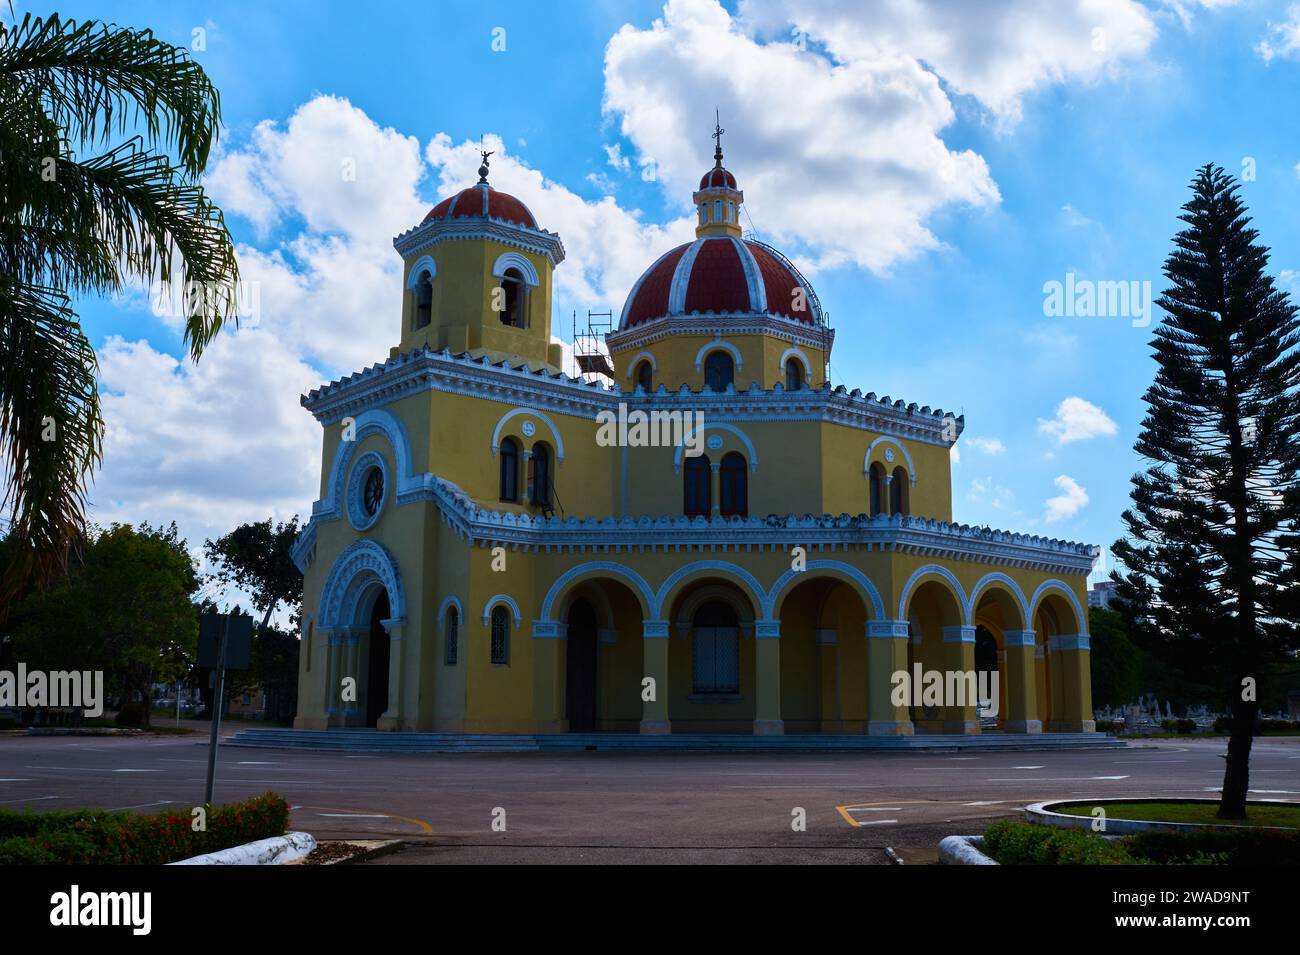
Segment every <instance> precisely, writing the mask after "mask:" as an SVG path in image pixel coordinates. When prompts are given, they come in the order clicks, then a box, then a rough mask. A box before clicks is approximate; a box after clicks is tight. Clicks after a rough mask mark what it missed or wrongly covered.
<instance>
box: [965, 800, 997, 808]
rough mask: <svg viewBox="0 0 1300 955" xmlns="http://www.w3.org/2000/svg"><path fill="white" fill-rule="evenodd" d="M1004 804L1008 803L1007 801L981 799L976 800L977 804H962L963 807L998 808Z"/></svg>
mask: <svg viewBox="0 0 1300 955" xmlns="http://www.w3.org/2000/svg"><path fill="white" fill-rule="evenodd" d="M1004 802H1006V800H1005V799H979V800H976V801H975V802H964V803H962V805H963V806H996V805H998V804H1000V803H1004Z"/></svg>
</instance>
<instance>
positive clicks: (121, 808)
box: [108, 799, 176, 812]
mask: <svg viewBox="0 0 1300 955" xmlns="http://www.w3.org/2000/svg"><path fill="white" fill-rule="evenodd" d="M175 801H176V800H175V799H159V800H158V801H157V802H141V803H136V804H135V805H134V806H114V807H113V808H112V809H110V810H108V811H109V812H124V811H125V810H127V809H144V808H146V807H147V806H170V805H171V804H172V803H174V802H175Z"/></svg>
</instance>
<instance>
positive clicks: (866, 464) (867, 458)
mask: <svg viewBox="0 0 1300 955" xmlns="http://www.w3.org/2000/svg"><path fill="white" fill-rule="evenodd" d="M882 444H884V445H892V446H893V447H895V448H898V450H899V451H902V452H903V460H904V461H906V462H907V475H908V477H909V478H911V480H912V487H916V465H914V464H913V463H912V456H911V455H910V454H908V453H907V448H905V447H903V445H902V443H901V442H899V441H897V440H895V439H894V438H890V437H887V436H885V435H882V436H880V437H879V438H876V440H874V441H872V442H871V443H870V444H869V445H867V453H866V455H864V456H863V458H862V476H863V477H867V476H868V475H870V473H871V452H872V451H874V450H875V449H876V448H877V447H879V446H880V445H882ZM886 476H887V477H888V478H889V479H890V480H892V479H893V474H892V473H889V472H888V470H887V473H886Z"/></svg>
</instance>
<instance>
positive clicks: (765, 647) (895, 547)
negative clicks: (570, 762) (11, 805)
mask: <svg viewBox="0 0 1300 955" xmlns="http://www.w3.org/2000/svg"><path fill="white" fill-rule="evenodd" d="M718 139H719V144H718V148H717V150H716V151H715V157H714V166H713V168H711V169H709V170H708V171H707V172H706V173H705V174H704V177H703V178H702V179H701V180H700V186H699V189H698V190H697V191H696V192H695V193H694V195H693V201H694V204H695V207H696V214H697V217H698V225H697V227H696V238H695V240H694V241H693V242H690V243H688V244H686V245H682V246H679V247H677V248H675V249H673V250H671V251H669V252H667V253H665V254H664V255H663V256H661V257H660V258H659V259H658V260H657V261H655V262H654V263H652V264H651V265H650V266H649V268H648V269H647V270H646V271H645V273H644V274H643V275H642V277H641V278H640V280H639V281H638V282H637V283H636V285H635V286H634V287H633V288H632V290H631V293H630V294H629V296H628V299H627V302H626V303H625V304H624V306H623V309H622V313H621V315H620V317H619V323H618V327H617V328H616V329H615V330H614V331H612V332H611V333H610V334H609V335H608V336H607V337H606V345H607V348H608V356H609V360H610V362H611V365H610V366H607V367H608V370H609V371H610V372H612V375H606V376H604V377H605V378H606V379H607V378H609V377H612V380H613V384H612V386H611V385H608V384H603V383H598V381H599V380H596V381H590V382H589V381H585V380H584V379H583V377H576V378H575V377H570V376H569V375H566V374H565V373H564V371H563V368H562V356H561V349H560V346H559V345H557V344H554V343H553V342H552V340H551V317H552V314H551V289H552V286H551V282H552V274H553V270H554V269H556V268H557V267H560V265H561V263H562V262H563V261H564V245H563V243H562V242H561V239H560V236H558V235H556V234H555V233H553V232H549V231H547V230H546V229H545V228H543V226H542V225H541V224H539V223H538V222H537V221H536V219H534V217H533V215H532V213H531V212H530V211H529V210H528V208H527V207H526V206H525V205H524V203H522V202H520V201H519V200H518V199H516V198H514V197H513V196H509V195H507V194H505V193H503V192H501V191H499V190H496V189H493V188H492V186H491V185H490V184H489V182H488V172H489V170H488V159H487V155H485V156H484V162H483V166H482V167H481V168H480V170H479V173H480V178H479V181H478V182H477V183H476V184H475V185H472V186H470V187H469V188H467V189H464V190H463V191H461V192H459V193H458V194H456V195H454V196H451V197H449V198H447V199H444V200H443V201H442V202H440V203H439V204H438V205H437V206H435V207H434V208H433V210H432V211H430V212H429V214H428V216H426V217H425V219H424V221H423V222H421V223H420V224H419V225H417V226H416V227H415V228H413V229H411V230H410V231H408V232H405V233H403V234H402V235H400V236H398V237H397V238H396V239H395V240H394V243H393V244H394V247H395V248H396V250H397V252H398V253H399V254H400V255H401V256H402V259H403V261H404V263H405V268H404V272H403V274H404V294H403V298H402V301H403V305H402V314H401V316H400V322H401V333H400V341H399V343H398V345H397V346H396V347H394V348H393V349H392V350H391V352H390V354H389V357H388V359H387V360H386V361H384V362H383V363H381V364H377V365H374V366H371V367H369V368H367V369H365V370H364V371H361V372H358V373H356V374H353V375H350V376H348V377H345V378H342V379H340V380H338V381H335V382H332V383H330V384H328V385H324V386H322V387H320V388H318V389H316V390H315V391H312V392H311V393H310V394H308V395H306V396H304V397H303V399H302V403H303V406H304V407H305V408H307V409H308V410H309V411H310V412H311V413H312V414H313V415H314V416H315V417H316V419H317V420H318V421H319V422H320V423H321V425H322V427H323V429H324V439H323V452H322V467H321V480H320V499H319V500H318V501H317V502H316V503H315V505H314V506H313V508H312V515H311V519H310V521H309V523H308V524H307V525H306V527H305V529H304V531H303V533H302V536H301V537H300V538H299V540H298V542H297V545H296V547H295V554H294V556H295V560H296V561H297V562H298V565H299V566H300V568H301V569H302V571H303V573H304V577H305V584H304V601H303V630H302V652H301V662H300V671H299V694H298V714H297V718H296V720H295V723H294V725H295V727H297V728H300V729H313V730H322V729H330V728H335V727H352V728H361V727H376V728H378V729H380V730H398V731H429V732H438V733H457V734H459V733H463V734H488V733H490V734H503V733H511V734H558V733H570V732H575V733H582V732H586V733H597V732H600V733H642V734H668V733H673V734H680V733H715V734H755V735H765V734H782V733H785V734H805V733H817V734H864V735H871V736H910V735H912V734H977V733H980V732H991V731H995V730H996V731H999V732H1004V733H1021V734H1033V733H1042V732H1048V733H1051V732H1070V733H1078V732H1091V731H1093V729H1094V724H1093V714H1092V703H1091V692H1090V685H1089V644H1088V632H1087V627H1088V623H1087V614H1086V611H1085V608H1086V606H1087V598H1086V577H1087V574H1088V573H1089V571H1090V569H1091V567H1092V564H1093V561H1094V559H1095V557H1096V555H1097V550H1096V549H1095V548H1093V547H1090V546H1087V545H1083V544H1077V543H1070V542H1066V541H1060V540H1053V539H1047V538H1043V537H1038V536H1030V535H1024V534H1016V533H1011V532H1007V531H998V530H990V529H988V528H984V527H971V526H967V525H963V524H954V523H953V522H952V479H951V465H950V453H951V449H952V448H953V446H954V445H955V444H956V442H957V441H958V439H959V437H960V435H961V432H962V429H963V427H964V421H963V419H962V418H960V417H953V416H952V415H949V414H947V413H945V412H943V411H941V410H939V409H935V408H931V407H929V406H918V405H916V404H915V403H909V402H905V401H903V400H895V399H892V398H890V397H883V398H882V397H878V396H876V395H875V394H874V393H872V394H865V395H864V394H863V393H862V392H861V391H859V390H858V389H856V388H855V389H852V390H849V389H847V388H846V387H845V386H844V385H837V386H832V385H831V383H830V382H829V381H828V379H827V375H826V368H827V362H828V360H829V357H830V353H831V348H832V346H833V344H834V333H833V332H832V330H831V329H830V328H829V327H828V324H827V322H826V320H825V316H824V315H823V313H822V309H821V305H820V303H819V301H818V299H817V296H816V294H815V292H814V291H813V288H812V286H811V285H810V284H809V283H808V281H807V280H806V279H805V277H804V276H802V275H801V274H800V273H799V271H798V270H797V269H796V268H795V267H794V265H792V264H791V262H790V261H789V260H788V259H787V258H786V257H785V256H783V255H782V254H781V253H780V252H778V251H777V250H776V249H774V248H772V247H770V246H768V245H765V244H763V243H761V242H758V241H755V240H754V239H752V238H747V237H746V236H745V235H744V231H743V230H742V228H741V225H740V209H741V204H742V203H743V202H744V194H743V192H742V191H741V190H740V188H739V187H738V185H737V182H736V179H735V177H734V176H733V175H732V173H731V172H730V171H728V170H727V169H726V168H725V166H724V164H723V155H722V149H721V138H720V131H719V136H718ZM588 377H590V376H588ZM918 667H919V668H920V670H921V672H928V671H941V672H943V673H961V674H973V673H976V672H982V673H985V674H986V675H987V674H992V673H996V674H997V677H998V679H997V683H996V686H997V692H996V696H997V698H996V700H994V699H989V700H986V701H984V702H985V703H986V704H987V705H986V706H985V707H984V709H983V710H980V708H979V705H978V704H979V702H980V701H979V700H976V699H973V698H970V697H969V696H967V697H966V698H965V699H953V698H951V697H946V698H944V699H943V700H935V699H927V700H923V699H920V698H919V697H911V696H908V697H906V698H900V694H899V693H897V692H895V688H896V681H895V675H896V674H898V673H899V672H900V671H906V672H907V673H909V674H915V673H917V672H918V671H917V668H918ZM994 713H996V716H993V714H994ZM995 720H996V723H995Z"/></svg>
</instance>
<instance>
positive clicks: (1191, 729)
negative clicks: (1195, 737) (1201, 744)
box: [1178, 720, 1196, 733]
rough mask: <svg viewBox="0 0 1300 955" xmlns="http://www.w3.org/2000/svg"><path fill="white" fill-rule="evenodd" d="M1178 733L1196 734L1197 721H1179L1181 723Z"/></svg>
mask: <svg viewBox="0 0 1300 955" xmlns="http://www.w3.org/2000/svg"><path fill="white" fill-rule="evenodd" d="M1178 732H1180V733H1195V732H1196V720H1179V721H1178Z"/></svg>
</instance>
